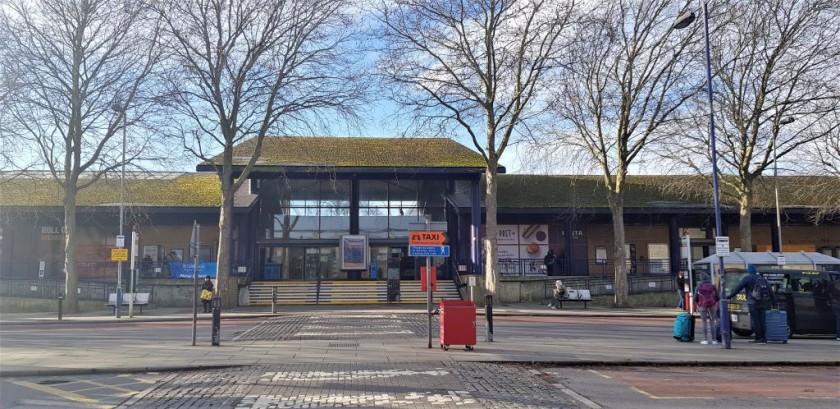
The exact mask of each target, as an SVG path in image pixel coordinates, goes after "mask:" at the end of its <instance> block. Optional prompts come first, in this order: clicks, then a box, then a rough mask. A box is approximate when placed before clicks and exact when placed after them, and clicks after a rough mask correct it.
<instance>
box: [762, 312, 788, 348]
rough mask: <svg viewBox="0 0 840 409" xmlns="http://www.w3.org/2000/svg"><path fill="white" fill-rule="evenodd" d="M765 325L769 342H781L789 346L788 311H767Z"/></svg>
mask: <svg viewBox="0 0 840 409" xmlns="http://www.w3.org/2000/svg"><path fill="white" fill-rule="evenodd" d="M765 323H766V325H767V330H766V335H767V341H768V342H781V343H783V344H787V342H788V323H787V311H784V310H767V314H766V321H765Z"/></svg>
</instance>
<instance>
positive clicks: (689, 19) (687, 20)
mask: <svg viewBox="0 0 840 409" xmlns="http://www.w3.org/2000/svg"><path fill="white" fill-rule="evenodd" d="M696 19H697V15H695V14H694V12H693V11H686V12H685V13H683V14H680V16H679V17H677V21H676V22H675V23H674V28H676V29H677V30H680V29H683V28H686V27H688V26H690V25H691V23H693V22H694V20H696Z"/></svg>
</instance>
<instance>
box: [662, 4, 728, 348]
mask: <svg viewBox="0 0 840 409" xmlns="http://www.w3.org/2000/svg"><path fill="white" fill-rule="evenodd" d="M700 1H701V3H702V8H703V40H704V43H705V48H706V91H707V93H708V96H709V145H710V146H711V151H712V152H711V155H712V187H713V188H714V205H715V236H720V235H722V231H723V229H722V225H721V219H720V187H719V184H718V165H717V146H716V140H717V138H716V137H715V109H714V94H713V90H712V53H711V47H710V46H709V7H708V4H707V3H706V2H705V1H702V0H700ZM696 18H697V16H696V15H695V14H694V12H686V13H684V14H682V15H681V16H679V17H678V18H677V21H676V23H674V28H675V29H678V30H679V29H683V28H686V27H688V26H689V25H691V23H693V22H694V20H695V19H696ZM716 253H718V254H720V252H716ZM718 267H719V269H720V270H719V277H720V279H719V282H718V286H719V288H720V290H719V294H722V295H725V294H726V288H725V287H724V285H723V278H724V268H723V256H722V255H719V256H718ZM719 304H720V318H721V320H720V331H721V340H722V341H723V345H724V348H726V349H730V348H732V340H731V339H730V337H729V319H728V318H729V304H728V303H727V302H726V298H725V297H721V301H720V303H719Z"/></svg>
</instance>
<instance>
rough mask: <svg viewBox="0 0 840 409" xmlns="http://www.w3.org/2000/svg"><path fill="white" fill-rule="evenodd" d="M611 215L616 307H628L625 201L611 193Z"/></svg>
mask: <svg viewBox="0 0 840 409" xmlns="http://www.w3.org/2000/svg"><path fill="white" fill-rule="evenodd" d="M610 195H611V196H613V197H611V199H610V201H609V202H610V213H612V222H613V246H614V252H613V260H614V262H615V286H614V290H615V297H614V300H613V302H614V305H615V306H616V307H626V306H627V305H628V304H627V295H628V293H629V291H628V288H627V252H626V251H625V248H624V244H625V243H624V242H625V239H624V203H623V202H624V201H623V199H622V198H621V197H620V196H618V195H615V194H613V193H610Z"/></svg>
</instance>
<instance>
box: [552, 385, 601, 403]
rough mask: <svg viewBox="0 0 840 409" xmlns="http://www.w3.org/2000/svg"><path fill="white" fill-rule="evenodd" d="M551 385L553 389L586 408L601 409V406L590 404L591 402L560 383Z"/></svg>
mask: <svg viewBox="0 0 840 409" xmlns="http://www.w3.org/2000/svg"><path fill="white" fill-rule="evenodd" d="M553 385H554V387H555V388H557V389H560V390H561V391H563V393H565V394H566V395H569V396H570V397H571V398H572V399H574V400H576V401H578V402H580V403H582V404H584V405H586V407H588V408H591V409H601V405H598V404H597V403H595V402H592V401H591V400H589V399H586V398H584V397H583V396H582V395H580V394H579V393H577V392H575V391H573V390H571V389H569V388H567V387H566V385H563V384H562V383H555V384H553Z"/></svg>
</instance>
